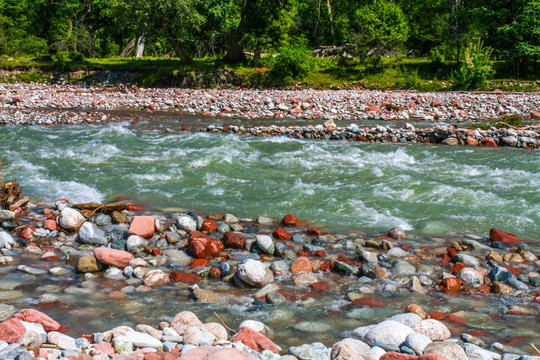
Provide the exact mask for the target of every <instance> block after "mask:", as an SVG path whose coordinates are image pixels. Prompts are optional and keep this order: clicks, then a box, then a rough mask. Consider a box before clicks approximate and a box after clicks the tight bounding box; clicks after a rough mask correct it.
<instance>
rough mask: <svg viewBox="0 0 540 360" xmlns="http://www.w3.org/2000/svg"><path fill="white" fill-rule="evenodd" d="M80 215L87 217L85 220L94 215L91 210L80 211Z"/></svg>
mask: <svg viewBox="0 0 540 360" xmlns="http://www.w3.org/2000/svg"><path fill="white" fill-rule="evenodd" d="M80 213H81V215H83V216H84V217H87V218H89V217H90V216H93V215H95V214H94V212H93V211H92V210H88V209H82V210H81V211H80Z"/></svg>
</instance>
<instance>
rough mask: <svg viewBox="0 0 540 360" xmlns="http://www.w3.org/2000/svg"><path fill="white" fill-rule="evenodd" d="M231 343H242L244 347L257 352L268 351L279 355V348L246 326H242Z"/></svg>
mask: <svg viewBox="0 0 540 360" xmlns="http://www.w3.org/2000/svg"><path fill="white" fill-rule="evenodd" d="M231 341H234V342H238V341H241V342H242V343H244V345H246V346H247V347H250V348H252V349H253V350H255V351H257V352H262V351H263V350H270V351H272V352H274V353H276V354H279V348H278V347H277V345H276V344H274V343H273V342H272V340H270V339H269V338H267V337H266V336H264V335H263V334H261V333H259V332H257V331H255V330H253V329H251V328H249V327H247V326H242V327H241V328H240V330H239V331H238V333H237V334H236V335H235V336H234V337H233V338H232V339H231Z"/></svg>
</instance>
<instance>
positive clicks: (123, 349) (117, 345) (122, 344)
mask: <svg viewBox="0 0 540 360" xmlns="http://www.w3.org/2000/svg"><path fill="white" fill-rule="evenodd" d="M112 343H113V347H114V352H115V353H117V354H131V353H132V352H133V343H132V342H131V341H130V340H129V338H127V337H126V336H123V335H119V336H115V337H114V339H113V341H112Z"/></svg>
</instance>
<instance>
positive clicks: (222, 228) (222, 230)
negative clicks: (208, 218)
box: [217, 223, 231, 234]
mask: <svg viewBox="0 0 540 360" xmlns="http://www.w3.org/2000/svg"><path fill="white" fill-rule="evenodd" d="M217 231H218V232H220V233H223V234H224V233H226V232H228V231H231V227H230V226H229V225H227V224H224V223H222V224H219V226H218V228H217Z"/></svg>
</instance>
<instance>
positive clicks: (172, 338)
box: [161, 327, 184, 343]
mask: <svg viewBox="0 0 540 360" xmlns="http://www.w3.org/2000/svg"><path fill="white" fill-rule="evenodd" d="M161 341H163V342H164V343H166V342H173V343H179V342H182V341H184V338H183V337H182V336H180V334H178V332H176V330H174V329H173V328H171V327H166V328H165V329H163V332H162V334H161Z"/></svg>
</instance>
